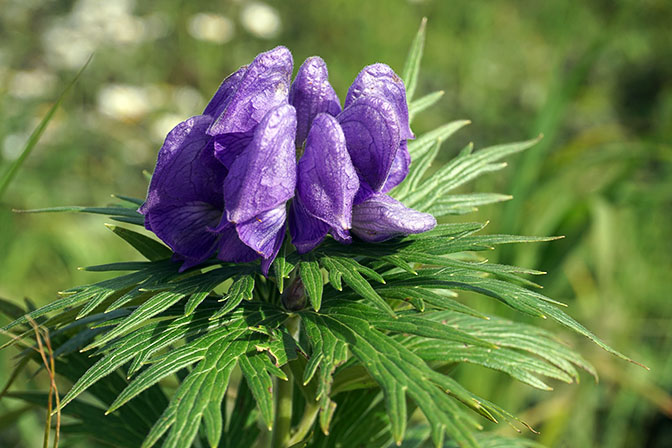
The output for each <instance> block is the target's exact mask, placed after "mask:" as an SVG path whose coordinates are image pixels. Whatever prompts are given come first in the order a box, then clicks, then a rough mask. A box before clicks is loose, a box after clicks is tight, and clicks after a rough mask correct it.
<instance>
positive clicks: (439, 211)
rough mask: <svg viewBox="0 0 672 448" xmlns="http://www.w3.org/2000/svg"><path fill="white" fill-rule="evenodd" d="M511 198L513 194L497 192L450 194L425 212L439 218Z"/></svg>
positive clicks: (467, 211)
mask: <svg viewBox="0 0 672 448" xmlns="http://www.w3.org/2000/svg"><path fill="white" fill-rule="evenodd" d="M511 199H513V196H510V195H507V194H497V193H471V194H451V195H445V196H442V197H440V198H439V199H438V200H436V201H435V202H434V204H433V205H432V206H431V207H429V208H428V209H427V213H430V214H432V215H434V217H435V218H440V217H442V216H446V215H463V214H465V213H471V212H475V211H477V210H478V207H479V206H481V205H488V204H494V203H497V202H504V201H508V200H511Z"/></svg>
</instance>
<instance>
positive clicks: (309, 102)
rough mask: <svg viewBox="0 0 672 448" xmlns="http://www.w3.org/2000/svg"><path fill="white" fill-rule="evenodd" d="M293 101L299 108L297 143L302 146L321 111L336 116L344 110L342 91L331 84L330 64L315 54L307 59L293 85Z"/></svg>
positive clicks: (291, 93)
mask: <svg viewBox="0 0 672 448" xmlns="http://www.w3.org/2000/svg"><path fill="white" fill-rule="evenodd" d="M289 104H291V105H292V106H294V107H295V108H296V120H297V125H296V144H297V146H301V145H302V144H303V141H304V140H305V139H306V137H307V136H308V131H309V130H310V125H311V124H312V122H313V119H314V118H315V116H317V114H319V113H321V112H325V113H328V114H329V115H333V116H336V115H338V114H339V113H340V112H341V103H340V101H339V100H338V95H336V92H334V89H333V88H332V87H331V84H329V73H328V72H327V64H325V63H324V61H323V60H322V58H320V57H318V56H313V57H310V58H308V59H306V60H305V62H304V63H303V64H301V67H300V68H299V71H298V73H297V74H296V78H294V82H293V83H292V86H291V88H290V89H289Z"/></svg>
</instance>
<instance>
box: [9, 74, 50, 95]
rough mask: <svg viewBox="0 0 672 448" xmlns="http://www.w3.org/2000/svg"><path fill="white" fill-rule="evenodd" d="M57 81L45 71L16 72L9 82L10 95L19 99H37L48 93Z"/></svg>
mask: <svg viewBox="0 0 672 448" xmlns="http://www.w3.org/2000/svg"><path fill="white" fill-rule="evenodd" d="M55 82H56V79H55V78H54V75H52V74H51V73H48V72H45V71H44V70H39V69H38V70H32V71H18V72H14V74H13V76H12V77H11V81H10V82H9V94H10V95H12V96H15V97H17V98H35V97H40V96H43V95H45V94H46V93H48V92H49V91H50V90H51V89H52V87H53V86H54V84H55Z"/></svg>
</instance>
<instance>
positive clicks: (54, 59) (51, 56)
mask: <svg viewBox="0 0 672 448" xmlns="http://www.w3.org/2000/svg"><path fill="white" fill-rule="evenodd" d="M42 38H43V41H44V45H45V47H46V49H47V51H46V53H47V59H48V60H49V62H50V63H52V64H53V65H56V66H59V67H66V68H78V67H81V66H82V65H84V63H85V62H86V60H87V59H88V57H89V56H90V55H91V53H93V51H94V50H95V49H96V46H97V43H96V42H94V41H93V40H91V39H89V37H87V36H86V35H85V34H83V33H82V32H81V31H80V30H77V29H73V28H71V27H69V26H67V24H56V25H54V26H52V27H51V28H49V29H48V30H47V31H45V33H44V34H43V36H42Z"/></svg>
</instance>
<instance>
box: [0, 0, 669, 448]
mask: <svg viewBox="0 0 672 448" xmlns="http://www.w3.org/2000/svg"><path fill="white" fill-rule="evenodd" d="M0 5H1V8H0V172H2V171H4V169H6V167H7V166H9V164H10V163H11V162H12V161H13V160H15V159H16V157H18V155H19V152H20V150H21V148H22V146H23V143H24V142H25V141H26V139H27V137H28V135H29V134H30V132H31V131H32V129H33V128H34V127H35V125H36V124H37V122H38V121H39V119H40V118H41V117H42V116H44V114H45V113H46V111H47V110H48V108H49V106H50V105H51V103H52V102H53V101H54V99H55V98H56V97H57V96H58V94H59V92H60V91H61V90H62V88H63V87H64V86H65V85H66V83H67V82H68V81H69V80H70V79H71V78H72V77H73V76H74V74H75V73H76V71H77V70H78V69H79V68H80V67H81V66H82V64H83V63H84V62H85V61H86V59H87V58H88V56H89V54H90V53H91V52H93V51H95V57H94V59H93V61H92V63H91V64H90V66H89V67H88V68H87V70H86V72H85V73H84V75H83V77H82V78H81V80H80V81H79V83H78V84H77V85H76V87H75V88H74V89H73V90H72V91H71V92H70V94H69V95H68V97H67V98H66V100H65V102H64V104H63V107H62V108H61V109H60V110H59V112H58V113H57V115H56V116H55V118H54V120H53V121H52V123H51V124H50V126H49V128H48V130H47V132H46V133H45V135H44V136H43V138H42V140H41V142H40V144H39V145H38V146H37V147H36V149H35V151H34V152H33V154H32V155H31V157H30V158H29V159H28V161H27V163H26V164H25V165H24V166H23V168H22V169H21V171H20V173H19V175H18V176H17V178H16V179H15V180H14V182H13V184H12V185H11V186H10V188H9V190H8V191H7V192H6V194H5V196H4V197H3V198H0V201H1V202H0V297H2V298H5V299H9V300H12V301H16V302H17V303H19V302H22V301H23V300H24V298H29V299H30V300H31V301H32V302H34V303H35V304H37V305H40V304H44V303H47V302H49V301H50V300H52V299H53V298H54V297H55V293H56V292H57V291H60V290H63V289H66V288H68V287H71V286H73V285H76V284H81V283H89V282H92V281H96V280H98V279H100V278H101V277H100V275H99V274H95V273H85V272H81V271H78V270H77V267H78V266H85V265H92V264H101V263H107V262H114V261H120V260H128V259H137V256H136V255H135V254H134V253H132V252H131V251H130V250H129V249H127V246H126V245H125V244H124V243H123V242H121V240H119V239H118V238H117V237H115V236H114V235H113V234H112V233H111V232H109V231H108V230H107V229H106V228H105V227H104V226H103V225H102V224H103V222H105V220H104V219H103V218H101V217H95V216H83V215H69V214H67V215H66V214H50V215H20V214H15V213H13V212H12V211H11V210H12V209H13V208H16V209H29V208H37V207H48V206H56V205H102V204H104V203H106V202H109V201H111V198H110V194H111V193H120V194H126V195H129V196H135V197H143V196H144V194H145V191H146V181H145V178H144V176H143V175H142V170H151V169H152V166H153V164H154V161H155V158H156V153H157V151H158V148H159V147H160V145H161V142H162V140H163V137H164V136H165V134H166V133H167V131H168V130H169V129H170V128H171V127H172V126H173V125H175V124H176V123H177V122H179V121H181V120H183V119H184V118H186V117H187V116H190V115H195V114H197V113H199V112H200V111H201V110H202V108H203V107H204V105H205V104H206V102H207V99H208V98H209V96H210V95H211V94H212V93H213V92H214V91H215V89H216V88H217V86H218V85H219V83H220V82H221V80H222V79H223V78H224V77H225V76H226V75H227V74H229V73H230V72H232V71H234V70H235V69H236V68H237V67H238V66H240V65H243V64H246V63H248V62H249V61H251V60H252V58H253V57H254V56H255V55H256V54H257V53H259V52H261V51H264V50H267V49H269V48H271V47H273V46H275V45H278V44H283V45H286V46H287V47H289V48H290V49H291V50H292V52H293V54H294V58H295V65H296V66H298V65H299V64H300V63H301V62H302V61H303V59H304V58H306V57H308V56H311V55H314V54H319V55H321V56H322V57H323V58H324V59H325V60H326V62H327V64H328V66H329V70H330V79H331V82H332V84H333V85H334V87H335V89H336V91H337V92H338V93H339V94H340V95H341V97H343V96H344V95H345V92H346V91H347V88H348V86H349V84H350V82H351V81H352V79H353V78H354V76H355V75H356V73H357V72H358V71H359V70H360V69H361V68H362V67H363V66H364V65H367V64H370V63H373V62H378V61H380V62H386V63H388V64H389V65H391V66H392V67H393V68H394V69H396V70H397V71H398V72H401V68H402V65H403V62H404V59H405V56H406V52H407V50H408V47H409V45H410V42H411V39H412V38H413V36H414V34H415V32H416V30H417V27H418V25H419V23H420V19H421V18H422V17H423V16H427V17H428V18H429V23H428V31H427V44H426V48H425V57H424V61H423V65H422V70H421V81H420V86H419V92H418V95H422V94H423V93H430V92H432V91H435V90H441V89H443V90H445V96H444V97H443V99H442V100H441V102H440V103H439V105H438V106H435V107H433V108H432V109H431V110H429V111H426V112H423V113H422V114H421V115H420V116H419V117H418V118H417V119H416V121H415V123H414V130H415V132H416V134H417V133H422V132H424V131H426V130H429V129H431V128H433V127H435V126H437V125H439V124H443V123H445V122H448V121H452V120H455V119H461V118H468V119H471V120H472V121H473V124H472V125H471V126H469V128H468V129H466V130H464V131H461V132H460V134H459V135H458V136H457V137H454V138H453V139H451V140H449V141H448V142H447V143H446V144H444V148H443V157H444V160H448V159H449V158H450V157H452V156H453V155H454V154H455V153H456V152H457V151H458V150H459V149H460V148H461V147H463V146H464V144H465V143H467V142H469V141H474V142H475V143H476V146H477V148H478V147H483V146H486V145H490V144H495V143H501V142H506V141H513V140H522V139H526V138H529V137H533V136H535V135H537V134H539V133H543V134H544V135H545V138H544V140H543V141H542V142H541V143H540V144H539V145H537V146H536V147H534V148H533V149H531V150H529V151H528V152H527V153H525V154H523V155H521V156H518V157H517V158H516V159H514V160H511V161H510V162H511V163H510V167H509V168H508V169H507V170H505V171H501V172H498V173H497V174H496V175H493V176H490V177H488V178H486V179H483V180H481V181H479V182H478V183H476V184H475V185H471V186H470V189H473V190H478V191H498V192H502V193H510V194H513V195H514V197H515V198H514V199H513V200H512V201H510V202H508V203H504V204H499V205H493V206H488V207H484V208H483V209H482V210H480V211H479V212H478V214H477V216H475V215H469V216H467V217H466V219H470V220H475V219H478V220H486V219H489V220H490V221H491V223H490V225H489V227H488V228H487V230H488V231H489V232H492V233H497V232H508V233H521V234H539V235H565V236H566V238H565V239H563V240H560V241H556V242H553V243H549V244H537V245H530V246H525V245H522V246H518V247H507V248H505V250H498V251H496V252H494V253H493V254H492V258H491V260H492V261H500V262H507V263H516V264H521V265H524V266H528V267H534V268H539V269H541V270H544V271H548V272H549V274H548V275H547V276H545V277H544V278H542V279H540V282H541V283H542V284H543V285H544V287H545V292H546V294H547V295H549V296H551V297H554V298H556V299H558V300H562V301H564V302H566V303H568V304H569V306H570V308H569V312H570V314H571V315H572V316H574V317H575V318H577V319H578V320H579V321H581V322H582V323H584V324H585V325H586V326H587V327H589V328H590V329H591V330H593V331H594V332H596V333H597V334H598V335H600V336H601V337H602V338H603V339H604V340H606V341H607V342H608V343H610V344H611V345H612V346H614V347H615V348H617V349H618V350H621V351H623V352H625V353H626V354H628V355H630V356H632V357H633V358H635V359H636V360H638V361H641V362H642V363H644V364H646V365H647V366H649V367H650V368H651V371H650V372H647V371H645V370H644V369H641V368H639V367H637V366H634V365H629V364H626V363H624V362H621V361H618V360H616V359H615V358H613V357H610V356H608V355H607V354H606V353H603V352H601V351H600V350H599V349H597V348H595V347H594V346H592V345H591V344H590V343H589V342H588V341H586V340H583V339H580V338H577V337H574V336H572V335H569V334H565V333H563V332H562V331H561V330H560V329H559V328H557V326H555V327H551V328H553V329H554V330H556V331H558V332H559V333H560V334H562V335H563V336H564V337H566V339H567V341H568V342H570V343H572V344H573V345H574V346H576V347H578V348H579V350H580V351H581V352H582V353H583V354H584V355H585V356H586V358H587V359H589V360H590V361H591V362H593V363H594V364H595V365H596V367H597V369H598V371H599V373H600V375H601V378H600V382H599V384H595V382H594V381H593V380H592V379H591V378H590V377H588V376H584V377H583V380H584V381H583V382H582V383H581V384H580V385H564V384H556V386H557V387H556V390H555V391H554V392H550V393H549V392H537V391H534V390H532V389H530V388H529V387H525V386H521V385H517V384H513V383H512V381H510V380H509V379H508V378H507V377H505V376H503V375H501V374H498V373H493V372H489V371H485V370H482V369H474V370H473V371H471V370H469V369H464V370H459V371H457V372H456V375H458V377H460V380H461V381H462V382H463V383H465V384H466V385H467V386H468V387H470V388H471V389H473V390H474V391H475V392H477V393H479V394H482V395H483V396H484V397H486V398H488V399H490V400H491V401H494V402H496V403H498V404H501V405H503V406H504V407H505V408H508V409H509V410H511V411H513V412H514V413H516V414H518V415H520V416H521V417H522V418H523V419H524V420H526V421H527V422H529V423H531V424H532V425H533V426H535V428H536V429H537V430H539V431H540V433H541V434H540V435H534V434H531V433H530V434H525V436H527V437H530V438H532V439H534V440H537V441H539V442H542V443H544V444H547V445H549V446H557V447H592V446H595V447H661V448H662V447H669V446H672V420H671V418H672V398H670V393H672V356H670V354H671V353H672V300H670V299H671V298H670V290H671V289H672V230H671V229H672V25H671V24H672V2H670V1H669V0H638V1H635V0H619V1H613V0H612V1H607V0H591V1H583V2H578V1H564V0H548V1H543V2H540V1H533V0H527V1H498V2H470V1H450V2H448V1H440V0H425V1H422V0H414V1H390V0H377V1H371V0H369V1H337V0H332V1H324V2H318V1H305V2H304V1H296V2H287V1H284V2H280V1H278V2H272V1H267V2H266V3H261V2H251V1H243V0H238V1H220V2H211V1H203V0H191V1H177V0H166V1H157V0H145V1H142V2H140V1H138V2H133V1H132V0H114V1H111V0H110V1H103V0H76V1H69V0H68V1H66V0H51V1H41V0H3V1H2V2H1V3H0ZM459 219H465V218H459ZM468 299H469V300H477V301H478V305H479V306H480V307H481V309H482V310H484V311H488V312H498V313H503V314H505V315H507V313H508V315H511V314H510V312H509V311H508V310H503V309H502V308H499V307H498V306H497V305H495V304H493V303H491V302H489V301H486V300H483V299H476V298H472V297H468ZM0 319H4V318H0ZM2 322H5V320H2ZM12 350H13V349H10V350H5V351H2V352H0V383H1V384H4V382H6V381H7V378H8V375H9V373H10V371H11V368H12V366H13V360H12V356H13V354H15V353H16V351H12ZM17 387H18V388H23V389H26V388H30V389H39V390H46V389H47V387H48V386H47V383H46V378H44V377H43V376H42V375H38V376H35V377H32V378H29V377H24V378H22V379H21V381H20V384H19V385H18V386H17ZM43 420H44V411H43V410H40V409H32V408H25V407H23V405H22V404H20V403H17V402H14V401H11V400H9V399H3V400H2V401H0V446H1V447H35V446H40V444H41V437H42V434H41V430H42V429H41V428H42V425H43ZM496 430H497V431H500V432H501V433H503V434H512V433H513V430H511V429H510V428H508V427H505V426H501V427H498V428H496ZM71 442H76V443H73V445H74V446H87V445H86V444H85V443H84V442H82V443H79V442H77V441H74V440H73V441H71ZM63 446H66V443H63Z"/></svg>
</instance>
